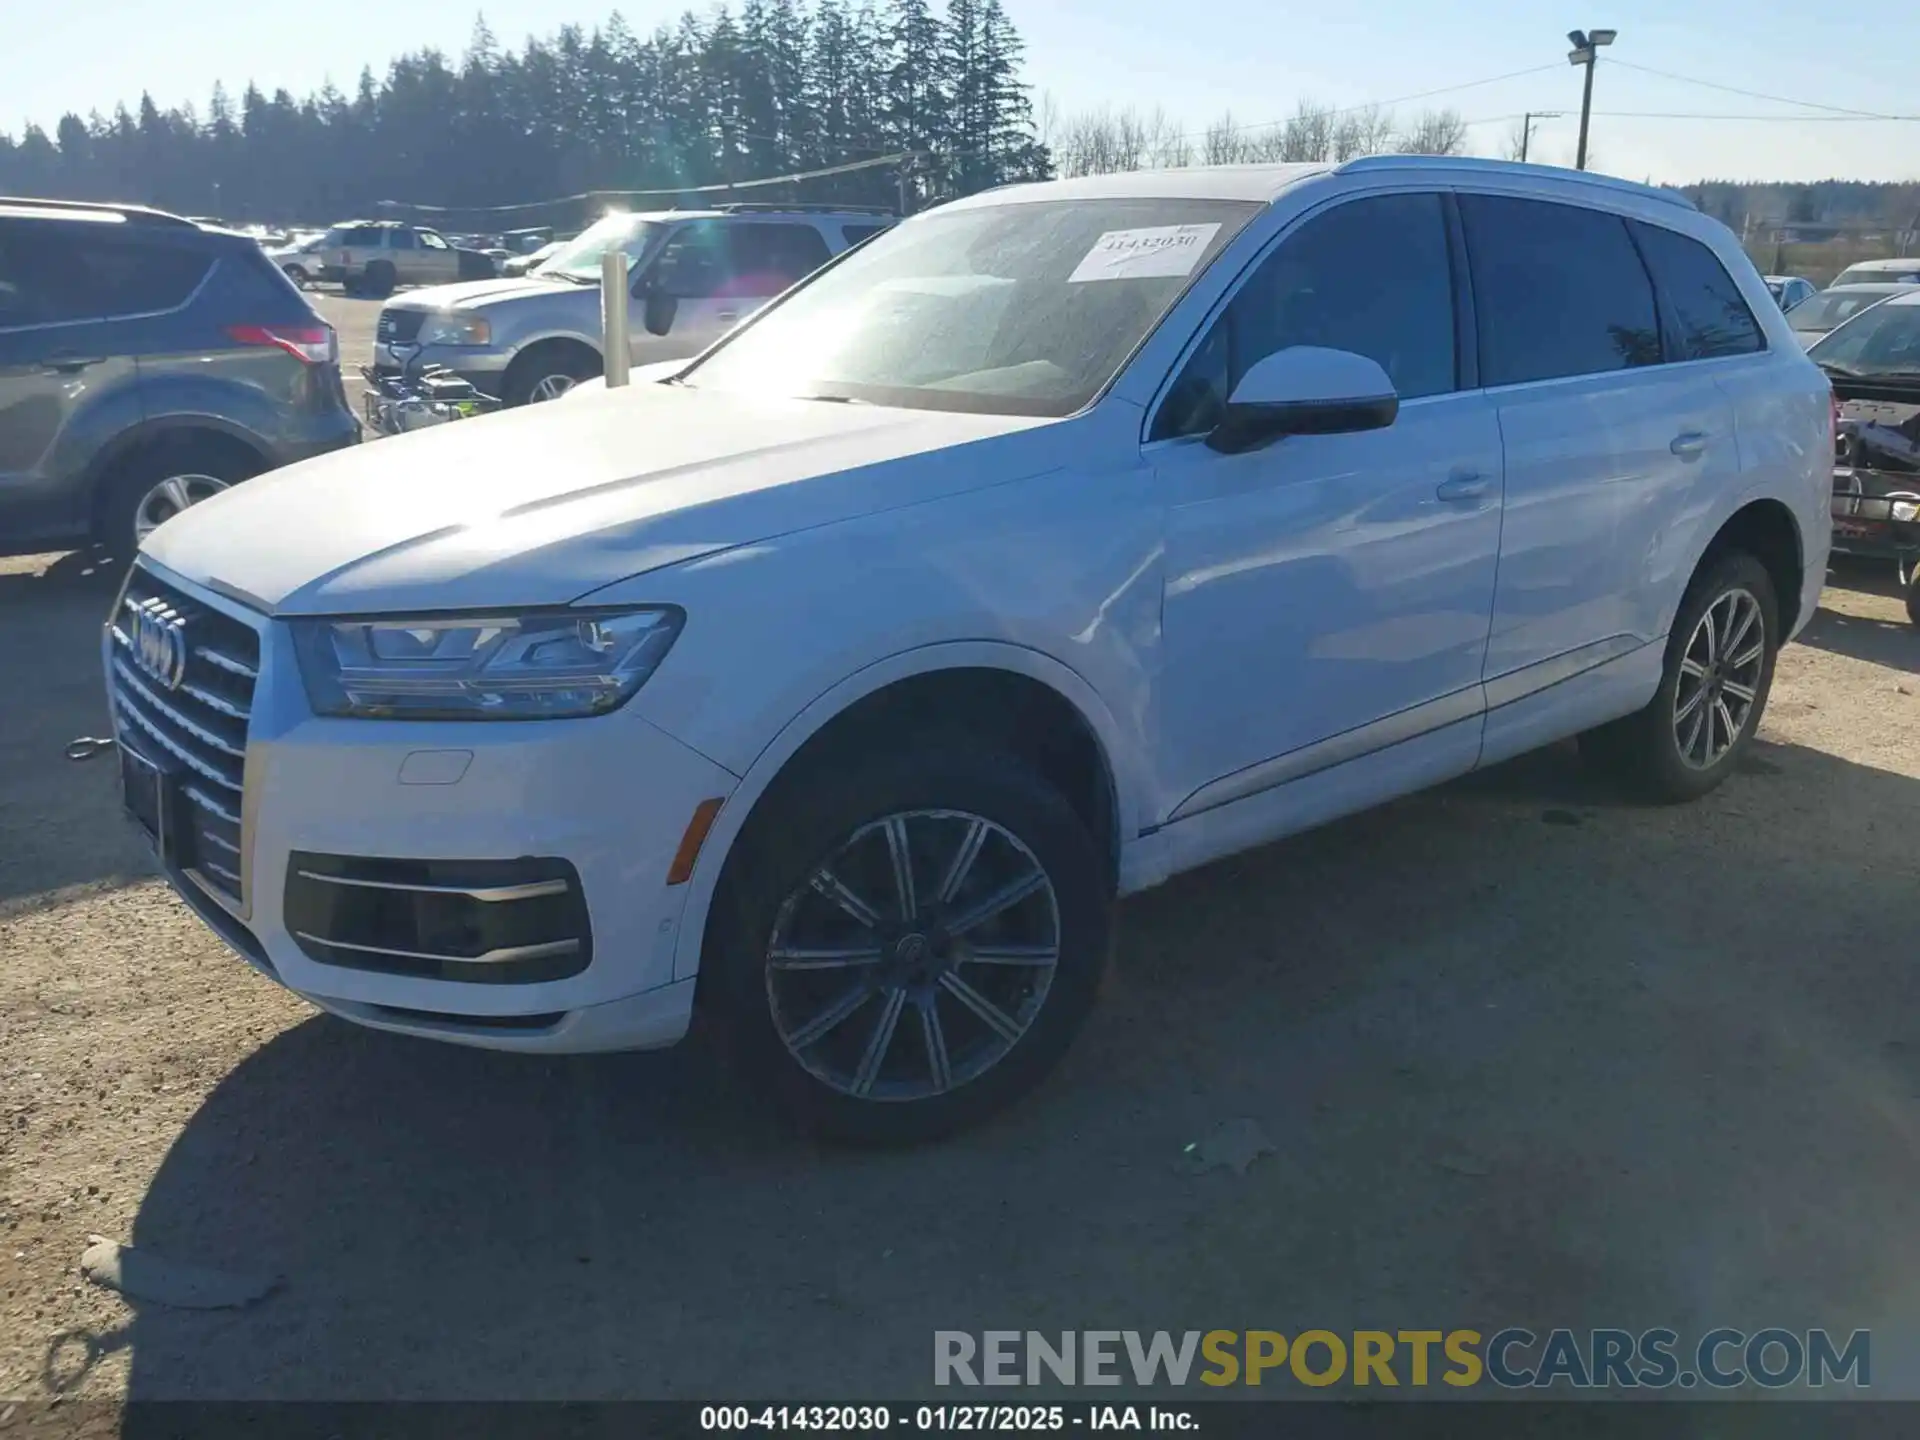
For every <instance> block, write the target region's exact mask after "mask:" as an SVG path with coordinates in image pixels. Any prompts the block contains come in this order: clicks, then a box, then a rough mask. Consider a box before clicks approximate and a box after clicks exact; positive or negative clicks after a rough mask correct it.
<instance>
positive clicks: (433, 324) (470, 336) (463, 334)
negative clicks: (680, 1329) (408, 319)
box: [420, 315, 493, 345]
mask: <svg viewBox="0 0 1920 1440" xmlns="http://www.w3.org/2000/svg"><path fill="white" fill-rule="evenodd" d="M492 342H493V325H492V323H491V322H490V321H488V320H487V319H485V318H484V317H482V316H479V315H429V316H428V317H427V323H426V324H424V325H422V326H421V327H420V343H421V344H422V345H488V344H491V343H492Z"/></svg>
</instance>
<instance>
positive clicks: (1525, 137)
mask: <svg viewBox="0 0 1920 1440" xmlns="http://www.w3.org/2000/svg"><path fill="white" fill-rule="evenodd" d="M1564 113H1565V112H1564V111H1560V110H1529V111H1527V113H1526V114H1525V115H1522V116H1521V117H1520V163H1521V164H1522V165H1524V164H1526V163H1527V147H1528V146H1529V145H1531V144H1532V143H1533V122H1534V121H1536V120H1558V119H1559V118H1560V117H1561V115H1562V114H1564Z"/></svg>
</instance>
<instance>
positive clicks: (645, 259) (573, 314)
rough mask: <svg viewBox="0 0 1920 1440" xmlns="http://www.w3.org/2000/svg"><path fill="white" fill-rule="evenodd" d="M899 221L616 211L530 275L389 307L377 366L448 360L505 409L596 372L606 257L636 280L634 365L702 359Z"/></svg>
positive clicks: (870, 214)
mask: <svg viewBox="0 0 1920 1440" xmlns="http://www.w3.org/2000/svg"><path fill="white" fill-rule="evenodd" d="M892 223H893V217H892V216H891V215H889V214H886V213H883V212H880V211H872V210H861V209H859V208H857V207H840V208H834V209H826V208H820V209H806V208H790V207H771V206H768V207H752V206H745V205H733V206H725V207H722V208H720V209H715V210H667V211H657V212H654V213H650V214H637V215H628V214H617V215H608V216H606V217H605V218H604V219H602V220H600V221H599V222H598V223H596V224H595V225H593V226H592V227H591V228H590V229H588V230H586V231H585V232H583V233H582V234H581V235H580V236H579V237H578V238H577V239H575V240H572V241H569V242H568V243H567V244H566V245H565V246H564V247H563V248H562V249H561V250H560V251H559V253H557V254H556V255H554V256H553V258H552V259H550V260H548V261H547V262H546V263H545V264H544V265H542V266H540V268H539V269H538V270H536V271H534V272H533V273H532V274H529V275H526V276H523V277H520V278H517V279H504V280H490V281H483V282H481V283H479V284H472V285H443V286H439V287H437V288H435V289H431V290H418V291H415V292H413V293H411V294H409V295H407V296H405V297H404V298H402V299H399V300H396V301H394V303H393V304H391V305H389V306H387V307H386V308H385V309H383V310H382V311H381V312H380V324H379V329H378V331H377V333H376V335H375V337H374V343H373V363H374V368H375V369H376V370H377V371H380V372H383V373H387V374H392V373H394V372H397V371H398V370H400V369H401V368H402V367H403V366H405V365H407V364H409V363H413V362H414V361H415V360H416V358H417V360H418V362H419V363H420V364H422V365H428V364H435V365H445V366H448V367H449V368H451V369H452V370H453V371H454V372H455V373H456V374H459V375H460V376H462V377H464V378H465V379H468V380H471V381H472V382H473V383H474V384H475V385H476V386H478V387H479V388H480V389H481V390H483V391H485V392H486V393H487V394H489V395H497V396H499V397H500V398H501V399H502V400H504V401H506V403H507V404H509V405H524V404H528V403H530V402H532V401H536V400H552V399H555V398H556V397H558V396H560V395H563V394H565V393H566V392H567V391H568V390H570V389H572V388H573V387H574V386H575V385H577V384H579V383H580V381H582V380H586V379H590V378H591V377H593V376H595V375H598V374H600V372H601V370H602V368H603V363H602V355H601V336H600V288H599V287H600V267H601V257H602V256H604V255H605V254H606V253H607V252H608V251H609V250H613V249H618V250H620V251H623V252H624V253H625V254H626V256H627V264H628V274H629V275H631V276H632V277H633V280H632V283H633V332H632V345H631V349H632V355H633V363H634V364H636V365H644V364H650V363H652V362H655V361H660V360H678V359H682V358H685V357H687V356H690V355H697V354H698V353H699V352H700V351H702V350H704V349H706V348H707V346H709V345H710V344H712V343H713V342H714V341H715V340H717V339H719V338H720V336H722V335H724V334H725V333H726V332H727V331H728V330H730V329H732V328H733V326H734V325H735V324H736V323H738V322H739V321H741V320H744V319H745V318H746V317H747V316H748V315H750V314H752V313H753V312H754V311H755V310H757V309H759V308H760V307H761V306H762V305H764V304H766V302H767V301H769V300H771V299H772V298H773V297H774V296H776V295H778V294H779V293H780V292H781V291H783V290H785V289H786V288H787V287H788V286H789V285H792V284H793V283H794V282H795V281H798V280H801V279H803V278H805V277H806V276H807V275H810V274H811V273H813V271H815V270H817V269H819V268H820V267H821V266H822V265H824V264H826V263H827V261H828V260H830V259H831V258H832V257H833V256H835V255H838V254H840V253H841V252H842V251H844V250H846V249H848V248H849V247H851V246H854V245H857V244H859V243H860V242H861V241H862V240H865V239H867V238H868V237H869V236H871V235H874V234H877V233H878V232H879V231H881V230H884V229H886V228H887V227H888V226H889V225H891V224H892Z"/></svg>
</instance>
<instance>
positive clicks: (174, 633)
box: [127, 596, 187, 690]
mask: <svg viewBox="0 0 1920 1440" xmlns="http://www.w3.org/2000/svg"><path fill="white" fill-rule="evenodd" d="M127 609H128V611H129V613H130V615H131V617H132V626H133V634H132V636H131V639H132V641H133V663H134V664H136V665H138V666H139V667H140V669H141V671H142V672H143V673H145V674H146V675H147V676H148V677H149V678H150V679H153V680H157V681H158V682H159V683H160V684H162V685H164V686H166V687H167V689H169V690H177V689H179V688H180V682H181V681H182V680H183V679H185V678H186V674H187V620H186V617H185V616H184V615H182V614H181V613H180V612H179V611H177V610H175V609H174V608H173V607H172V606H170V605H168V604H167V602H166V601H164V600H162V599H160V598H158V597H157V596H156V597H153V598H151V599H147V600H139V601H133V600H130V601H128V602H127Z"/></svg>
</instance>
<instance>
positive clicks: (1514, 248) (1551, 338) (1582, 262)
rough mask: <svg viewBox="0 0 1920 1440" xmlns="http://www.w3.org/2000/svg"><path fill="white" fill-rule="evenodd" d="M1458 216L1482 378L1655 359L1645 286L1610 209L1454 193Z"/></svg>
mask: <svg viewBox="0 0 1920 1440" xmlns="http://www.w3.org/2000/svg"><path fill="white" fill-rule="evenodd" d="M1460 218H1461V220H1462V222H1463V223H1464V224H1465V226H1466V231H1467V250H1468V251H1469V253H1470V255H1471V257H1472V269H1473V293H1474V305H1475V312H1476V315H1477V318H1478V320H1479V328H1480V380H1481V383H1482V384H1485V385H1516V384H1521V383H1524V382H1526V381H1529V380H1552V379H1555V378H1557V377H1559V376H1562V375H1596V374H1602V373H1604V372H1606V371H1609V370H1626V369H1629V368H1631V367H1633V366H1636V365H1657V364H1659V363H1660V327H1659V320H1658V317H1657V316H1656V314H1655V311H1654V304H1653V284H1652V282H1651V281H1650V280H1648V279H1647V270H1646V267H1645V266H1644V265H1642V264H1641V263H1640V255H1639V252H1638V251H1636V250H1635V249H1634V248H1633V240H1632V238H1631V237H1630V236H1629V235H1628V234H1627V224H1626V221H1624V220H1622V219H1621V218H1620V217H1619V216H1618V215H1608V214H1605V213H1604V212H1602V211H1599V210H1583V209H1581V208H1580V207H1578V206H1575V205H1560V204H1556V203H1554V202H1553V201H1550V200H1513V199H1508V198H1507V197H1505V196H1495V195H1462V196H1461V197H1460Z"/></svg>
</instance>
